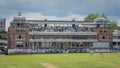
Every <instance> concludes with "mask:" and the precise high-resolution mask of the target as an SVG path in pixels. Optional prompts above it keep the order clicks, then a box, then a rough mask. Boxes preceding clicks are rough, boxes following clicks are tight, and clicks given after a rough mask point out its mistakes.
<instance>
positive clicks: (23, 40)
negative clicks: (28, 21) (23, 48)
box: [16, 39, 25, 41]
mask: <svg viewBox="0 0 120 68" xmlns="http://www.w3.org/2000/svg"><path fill="white" fill-rule="evenodd" d="M16 40H17V41H24V40H25V39H16Z"/></svg>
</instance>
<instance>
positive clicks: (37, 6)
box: [0, 0, 120, 20]
mask: <svg viewBox="0 0 120 68" xmlns="http://www.w3.org/2000/svg"><path fill="white" fill-rule="evenodd" d="M19 11H21V12H22V14H23V15H24V16H26V17H27V19H44V18H47V19H60V20H61V19H63V20H64V19H66V20H70V19H74V18H75V19H77V20H83V19H84V17H85V16H86V15H88V14H90V13H99V14H102V13H104V14H105V15H107V16H108V18H110V19H115V20H120V0H0V18H7V20H10V19H11V18H12V17H13V16H15V15H17V13H18V12H19Z"/></svg>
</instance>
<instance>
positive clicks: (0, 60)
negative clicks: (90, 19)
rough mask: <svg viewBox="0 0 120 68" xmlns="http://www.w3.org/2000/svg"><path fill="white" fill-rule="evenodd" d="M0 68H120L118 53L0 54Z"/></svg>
mask: <svg viewBox="0 0 120 68" xmlns="http://www.w3.org/2000/svg"><path fill="white" fill-rule="evenodd" d="M0 68H120V56H119V55H118V53H104V57H101V55H100V54H99V53H94V54H93V56H90V55H89V54H88V53H75V54H32V55H8V56H4V55H0Z"/></svg>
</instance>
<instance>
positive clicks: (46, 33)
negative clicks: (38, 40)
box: [29, 31, 97, 35]
mask: <svg viewBox="0 0 120 68" xmlns="http://www.w3.org/2000/svg"><path fill="white" fill-rule="evenodd" d="M29 35H97V32H38V31H31V32H29Z"/></svg>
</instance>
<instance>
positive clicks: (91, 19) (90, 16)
mask: <svg viewBox="0 0 120 68" xmlns="http://www.w3.org/2000/svg"><path fill="white" fill-rule="evenodd" d="M97 17H100V15H99V14H98V13H95V14H90V15H88V16H86V17H85V19H84V21H94V19H95V18H97ZM101 17H104V18H107V16H106V15H105V14H104V13H103V14H102V15H101ZM109 22H110V26H111V27H112V28H113V29H117V30H120V26H118V25H117V22H115V21H109Z"/></svg>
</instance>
